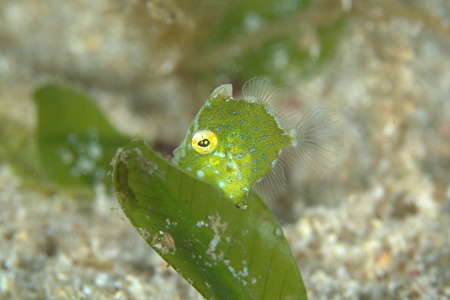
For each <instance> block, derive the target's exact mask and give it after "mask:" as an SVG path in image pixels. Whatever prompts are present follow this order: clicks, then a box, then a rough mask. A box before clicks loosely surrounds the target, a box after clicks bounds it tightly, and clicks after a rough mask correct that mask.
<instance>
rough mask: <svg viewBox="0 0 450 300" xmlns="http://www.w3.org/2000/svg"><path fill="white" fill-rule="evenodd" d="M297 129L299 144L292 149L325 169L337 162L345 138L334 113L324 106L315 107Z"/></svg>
mask: <svg viewBox="0 0 450 300" xmlns="http://www.w3.org/2000/svg"><path fill="white" fill-rule="evenodd" d="M296 129H297V145H295V146H294V148H293V149H292V150H293V151H294V152H295V153H296V154H297V155H298V156H300V157H301V158H302V159H303V160H304V161H305V162H306V163H307V164H308V165H310V166H312V167H313V168H315V169H324V168H326V167H327V166H329V165H331V164H333V163H334V162H335V159H336V155H337V153H338V150H339V148H341V147H342V145H343V138H342V129H341V124H340V121H339V120H338V119H337V118H336V115H335V114H334V113H332V112H330V111H328V110H327V109H324V108H316V109H313V110H311V111H309V112H308V113H307V114H306V115H305V116H303V117H302V118H301V119H300V121H299V122H298V124H297V128H296Z"/></svg>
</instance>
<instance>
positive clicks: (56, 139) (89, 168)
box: [34, 84, 130, 188]
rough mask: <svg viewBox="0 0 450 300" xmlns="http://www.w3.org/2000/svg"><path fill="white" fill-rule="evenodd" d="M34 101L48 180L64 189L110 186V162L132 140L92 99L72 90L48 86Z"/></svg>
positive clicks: (39, 142)
mask: <svg viewBox="0 0 450 300" xmlns="http://www.w3.org/2000/svg"><path fill="white" fill-rule="evenodd" d="M34 100H35V102H36V105H37V111H38V127H37V134H38V145H39V146H38V149H39V156H40V160H41V163H42V166H43V170H44V176H45V177H46V179H48V180H50V181H53V182H56V183H58V184H60V185H63V186H76V187H79V186H80V185H81V186H82V185H85V186H92V185H93V184H94V183H96V182H98V181H103V182H105V183H106V184H108V185H110V181H109V180H104V179H105V176H106V174H107V172H108V170H109V169H110V161H111V159H112V157H113V156H114V154H115V152H116V149H117V148H118V147H120V146H123V145H125V144H126V143H127V142H129V141H130V138H127V137H125V136H123V135H121V134H119V133H117V131H116V130H115V129H114V128H113V127H112V126H111V125H110V124H109V122H108V121H107V120H106V118H105V117H104V115H103V114H102V113H101V112H100V110H99V109H98V108H97V106H96V105H95V104H94V102H93V101H92V100H91V99H89V98H88V97H86V96H84V95H82V94H80V93H78V92H76V91H74V90H71V89H69V88H66V87H63V86H60V85H57V84H48V85H45V86H43V87H41V88H39V89H37V90H36V92H35V94H34ZM110 186H111V185H110ZM111 188H112V186H111Z"/></svg>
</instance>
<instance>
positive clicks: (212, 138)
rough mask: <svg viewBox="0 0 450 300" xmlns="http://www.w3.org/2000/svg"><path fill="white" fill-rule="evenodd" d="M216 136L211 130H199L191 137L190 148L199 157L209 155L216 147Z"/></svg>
mask: <svg viewBox="0 0 450 300" xmlns="http://www.w3.org/2000/svg"><path fill="white" fill-rule="evenodd" d="M217 142H218V141H217V135H216V134H215V133H214V132H212V131H211V130H199V131H197V132H196V133H195V134H194V136H193V137H192V142H191V145H192V148H194V150H195V151H196V152H197V153H198V154H201V155H205V154H210V153H211V152H213V151H214V150H215V149H216V147H217Z"/></svg>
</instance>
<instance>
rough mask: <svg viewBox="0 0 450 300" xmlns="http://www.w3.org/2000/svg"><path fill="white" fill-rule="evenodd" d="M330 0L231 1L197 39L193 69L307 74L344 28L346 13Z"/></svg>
mask: <svg viewBox="0 0 450 300" xmlns="http://www.w3.org/2000/svg"><path fill="white" fill-rule="evenodd" d="M329 2H330V1H328V2H327V1H311V0H299V1H292V0H281V1H280V0H268V1H256V0H250V1H237V2H233V3H232V4H231V5H230V6H229V7H230V8H229V10H228V11H227V12H226V13H224V18H223V20H221V22H219V24H218V26H216V27H215V28H214V29H213V30H212V31H211V37H210V38H209V39H205V40H204V41H203V42H200V43H199V44H200V45H199V47H198V48H200V51H201V55H200V62H199V61H197V60H193V61H194V64H195V65H192V69H194V70H197V69H198V70H200V71H203V72H206V74H204V76H205V75H206V76H211V75H214V74H226V75H229V74H239V77H240V78H251V77H254V76H256V75H259V74H264V76H267V77H269V78H270V79H271V80H272V82H274V83H286V82H289V81H293V80H298V78H299V77H302V76H310V75H311V74H314V73H315V72H316V71H318V70H319V69H320V68H321V67H322V66H323V65H324V64H325V63H326V62H327V61H328V60H329V58H330V57H331V56H332V54H333V53H334V52H335V49H336V46H337V45H338V42H339V37H340V36H341V34H340V33H341V32H342V30H343V29H344V26H343V25H344V24H345V20H346V15H345V14H344V13H343V12H342V8H341V7H340V6H336V5H334V3H329ZM325 11H326V13H325ZM324 16H325V18H324ZM205 66H206V67H205ZM208 68H209V69H210V70H209V71H207V69H208Z"/></svg>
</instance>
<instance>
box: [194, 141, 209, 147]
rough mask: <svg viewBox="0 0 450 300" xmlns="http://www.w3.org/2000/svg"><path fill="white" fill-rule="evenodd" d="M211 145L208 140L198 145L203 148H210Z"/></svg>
mask: <svg viewBox="0 0 450 300" xmlns="http://www.w3.org/2000/svg"><path fill="white" fill-rule="evenodd" d="M209 144H210V142H209V140H208V139H204V140H201V141H199V142H198V143H197V145H199V146H200V147H203V148H204V147H208V146H209Z"/></svg>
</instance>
